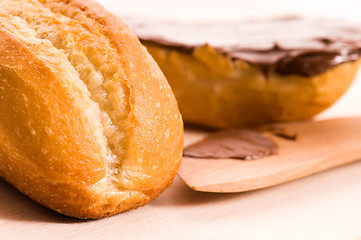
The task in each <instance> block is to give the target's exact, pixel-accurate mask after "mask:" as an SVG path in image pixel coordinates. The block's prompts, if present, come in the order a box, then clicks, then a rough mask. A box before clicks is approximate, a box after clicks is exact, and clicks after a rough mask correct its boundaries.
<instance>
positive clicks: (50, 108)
mask: <svg viewBox="0 0 361 240" xmlns="http://www.w3.org/2000/svg"><path fill="white" fill-rule="evenodd" d="M0 113H1V114H0V176H1V177H2V178H4V179H5V180H6V181H8V182H9V183H11V184H12V185H14V186H15V187H16V188H18V189H19V190H20V191H22V192H23V193H25V194H26V195H28V196H29V197H31V198H32V199H34V200H35V201H37V202H39V203H41V204H43V205H45V206H47V207H49V208H51V209H54V210H56V211H58V212H60V213H62V214H66V215H69V216H74V217H78V218H100V217H104V216H109V215H113V214H115V213H118V212H121V211H125V210H128V209H132V208H135V207H138V206H141V205H144V204H146V203H148V202H150V201H151V200H153V199H154V198H156V197H157V196H158V195H159V194H160V193H161V192H162V191H163V190H164V189H165V188H166V187H167V186H169V185H170V184H171V182H172V180H173V177H174V176H175V174H176V172H177V169H178V167H179V164H180V159H181V153H182V143H183V127H182V126H183V125H182V119H181V115H180V113H179V111H178V108H177V104H176V100H175V98H174V96H173V93H172V92H171V90H170V88H169V86H168V84H167V82H166V79H165V77H164V76H163V74H162V72H161V71H160V69H159V68H158V66H157V65H156V63H155V62H154V60H153V59H152V58H151V57H150V55H149V54H148V53H147V51H146V50H145V48H144V47H143V46H142V45H141V44H140V42H139V41H138V39H137V37H136V36H135V35H134V34H133V33H132V32H131V31H130V30H129V29H128V27H127V26H126V25H125V24H124V23H123V22H122V21H120V20H119V19H117V18H116V17H114V16H112V15H111V14H109V13H108V12H107V11H105V10H104V9H103V8H102V7H101V6H100V5H98V4H97V3H95V2H93V1H91V0H1V1H0Z"/></svg>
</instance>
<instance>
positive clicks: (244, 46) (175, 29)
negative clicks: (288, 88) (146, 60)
mask: <svg viewBox="0 0 361 240" xmlns="http://www.w3.org/2000/svg"><path fill="white" fill-rule="evenodd" d="M125 20H126V21H127V22H128V24H129V25H130V27H131V28H132V29H133V30H134V31H135V33H136V34H137V35H138V37H139V38H140V39H141V40H142V41H144V42H148V43H153V44H158V45H160V46H162V47H166V48H176V49H178V50H182V51H192V50H194V49H195V48H197V47H201V46H204V45H209V46H211V47H212V48H214V49H216V50H217V51H219V52H221V53H224V54H226V55H227V56H229V57H231V58H232V59H240V60H243V61H246V62H248V63H251V64H254V65H256V66H258V67H260V68H261V69H262V70H263V71H264V72H265V73H267V72H269V71H275V72H277V73H279V74H283V75H287V74H297V75H302V76H314V75H318V74H320V73H323V72H325V71H327V70H329V69H330V68H332V67H334V66H337V65H339V64H341V63H344V62H349V61H354V60H357V59H359V57H360V54H361V24H356V23H350V22H345V21H342V20H326V19H318V20H315V19H300V18H288V19H275V20H271V21H249V22H228V23H213V24H210V23H207V24H206V23H182V24H180V23H176V22H166V21H155V20H150V19H147V20H144V19H134V18H131V19H129V18H128V19H125Z"/></svg>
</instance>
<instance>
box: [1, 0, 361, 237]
mask: <svg viewBox="0 0 361 240" xmlns="http://www.w3.org/2000/svg"><path fill="white" fill-rule="evenodd" d="M102 2H103V3H104V4H105V5H106V7H108V8H109V9H112V11H114V12H117V13H118V12H122V13H134V12H136V13H146V8H147V7H149V6H150V2H153V1H148V2H147V4H145V6H143V7H139V8H138V7H137V4H139V3H140V2H141V1H139V0H138V1H135V0H134V1H133V2H132V3H129V4H128V2H125V1H111V0H107V1H106V0H103V1H102ZM185 2H186V3H188V4H190V3H191V1H188V0H187V1H185ZM226 2H232V1H226ZM233 2H236V1H233ZM249 2H251V1H249ZM283 2H286V1H281V0H280V5H281V6H283V8H282V7H281V8H279V9H283V10H284V9H286V8H288V7H287V5H282V4H285V3H283ZM157 3H158V5H157ZM160 3H165V5H166V6H168V7H171V4H169V2H168V3H167V2H166V1H159V2H157V1H155V2H153V4H155V5H154V6H153V8H154V9H156V8H157V9H158V8H159V5H160ZM186 3H183V4H186ZM204 3H205V1H204ZM306 3H307V4H309V5H307V6H309V7H310V6H311V5H310V4H311V1H306ZM324 3H325V2H324ZM343 3H346V5H345V8H344V12H343V13H342V12H341V13H339V12H338V11H337V12H336V10H337V8H338V6H335V5H333V7H334V8H333V11H334V12H335V15H337V14H339V15H340V16H341V15H342V14H344V15H345V16H348V17H353V16H356V15H355V14H354V15H352V14H351V15H347V13H348V12H345V11H348V10H349V11H350V12H351V13H352V11H353V10H352V9H354V7H352V6H349V4H351V3H354V4H357V1H343ZM325 4H326V3H325ZM253 5H254V6H256V5H257V4H256V3H254V4H253ZM190 6H191V5H188V7H190ZM200 6H201V3H199V2H198V4H196V7H198V8H199V7H200ZM175 7H176V6H173V10H172V11H173V12H174V11H175V10H174V8H175ZM213 7H215V6H213ZM294 8H297V6H294ZM120 9H122V10H120ZM279 9H278V10H279ZM305 9H307V8H306V7H305ZM309 9H310V8H309ZM345 9H346V10H345ZM358 9H360V8H358ZM132 10H133V11H132ZM278 10H277V11H278ZM283 10H282V11H283ZM157 11H159V12H163V13H164V15H167V14H168V15H169V12H171V10H169V11H168V10H166V9H158V10H157ZM192 11H193V10H192ZM192 11H190V12H191V13H190V15H189V17H190V18H191V17H194V16H195V15H194V16H193V15H192ZM214 11H215V10H212V11H210V10H208V12H207V14H208V16H210V15H211V14H212V13H214ZM230 11H231V14H235V13H236V12H235V11H234V10H233V9H232V10H230ZM322 11H323V10H322ZM225 12H226V11H225ZM311 13H312V11H311ZM336 13H337V14H336ZM231 14H230V15H231ZM315 14H316V15H317V12H316V13H315ZM320 14H321V15H322V14H323V15H327V14H330V12H327V14H324V13H320ZM225 15H227V14H225ZM230 15H228V16H230ZM339 15H337V16H339ZM179 16H180V14H179ZM356 18H357V16H356ZM360 91H361V76H359V77H358V78H357V80H356V81H355V83H354V84H353V86H352V88H351V89H350V91H349V92H348V93H347V94H346V95H345V96H344V97H343V98H342V99H341V100H340V101H339V102H338V103H337V104H336V105H335V106H334V107H333V108H331V109H329V110H328V111H326V112H325V113H323V114H321V115H320V116H319V118H320V119H321V118H330V117H335V116H350V115H361V106H360V105H361V94H360ZM189 141H192V135H190V134H188V133H187V134H186V142H189ZM360 144H361V137H360ZM334 151H337V149H334ZM360 159H361V156H360ZM360 225H361V162H357V163H354V164H351V165H347V166H344V167H340V168H337V169H333V170H331V171H328V172H324V173H321V174H317V175H314V176H311V177H307V178H304V179H301V180H298V181H294V182H291V183H287V184H283V185H280V186H276V187H272V188H269V189H264V190H259V191H253V192H248V193H239V194H211V193H200V192H194V191H192V190H190V189H188V188H187V187H186V186H185V185H184V184H183V183H182V182H181V181H180V180H179V179H178V178H176V179H175V181H174V184H173V186H172V187H171V188H169V189H168V190H166V191H165V192H164V194H162V195H161V196H160V197H159V198H158V199H157V200H155V201H154V202H152V203H151V204H149V205H147V206H145V207H142V208H139V209H136V210H133V211H129V212H126V213H123V214H119V215H117V216H114V217H111V218H107V219H102V220H97V221H81V220H75V219H71V218H68V217H64V216H61V215H59V214H57V213H55V212H52V211H50V210H47V209H46V208H44V207H42V206H40V205H38V204H36V203H34V202H33V201H31V200H29V199H28V198H27V197H25V196H23V195H22V194H20V193H19V192H17V191H16V190H15V189H13V188H12V187H11V186H9V185H8V184H6V183H5V182H3V181H1V180H0V239H200V240H202V239H302V240H304V239H337V240H340V239H358V238H360V237H361V227H360Z"/></svg>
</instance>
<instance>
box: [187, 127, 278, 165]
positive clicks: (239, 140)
mask: <svg viewBox="0 0 361 240" xmlns="http://www.w3.org/2000/svg"><path fill="white" fill-rule="evenodd" d="M277 152H278V146H277V144H276V143H275V142H274V141H273V140H272V139H270V138H268V137H267V136H265V135H263V134H262V133H260V132H257V131H252V130H245V129H235V130H224V131H218V132H214V133H211V134H209V135H208V136H207V137H206V138H204V139H203V140H201V141H199V142H197V143H195V144H193V145H190V146H188V147H186V148H185V149H184V152H183V156H185V157H192V158H215V159H224V158H232V159H240V160H251V159H259V158H263V157H266V156H270V155H274V154H277Z"/></svg>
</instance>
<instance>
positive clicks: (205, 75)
mask: <svg viewBox="0 0 361 240" xmlns="http://www.w3.org/2000/svg"><path fill="white" fill-rule="evenodd" d="M145 46H146V47H147V48H148V51H149V52H150V53H151V54H152V56H153V57H154V59H155V60H156V61H157V62H158V64H159V66H160V67H161V69H162V70H163V72H164V74H165V75H166V77H167V79H168V81H169V83H170V85H171V87H172V89H173V91H174V93H175V96H176V97H177V100H178V104H179V108H180V110H181V113H182V116H183V119H184V121H185V122H188V123H192V124H197V125H202V126H207V127H212V128H230V127H240V126H250V125H259V124H264V123H272V122H285V121H297V120H304V119H308V118H311V117H313V116H314V115H316V114H317V113H320V112H321V111H323V110H325V109H326V108H328V107H329V106H331V105H332V104H333V103H334V102H335V101H336V100H337V99H338V98H339V97H340V96H341V95H342V94H343V93H344V92H345V91H346V90H347V88H348V87H349V86H350V84H351V82H352V81H353V79H354V77H355V75H356V73H357V71H358V68H359V65H360V63H361V60H358V61H353V62H346V63H343V64H340V65H338V66H336V67H334V68H332V69H330V70H328V71H327V72H325V73H322V74H319V75H316V76H311V77H303V76H298V75H280V74H277V73H275V72H274V71H271V72H270V73H268V75H267V76H266V75H265V74H264V73H263V72H262V70H261V69H260V68H259V67H257V66H255V65H252V64H249V63H246V62H244V61H242V60H239V59H235V60H232V59H230V58H229V57H227V56H226V55H224V54H221V53H219V52H218V51H216V50H215V49H213V48H212V47H210V46H203V47H198V48H196V49H195V50H193V52H191V53H190V52H186V51H182V50H181V49H176V48H167V47H164V46H161V45H158V44H152V43H147V42H145Z"/></svg>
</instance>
